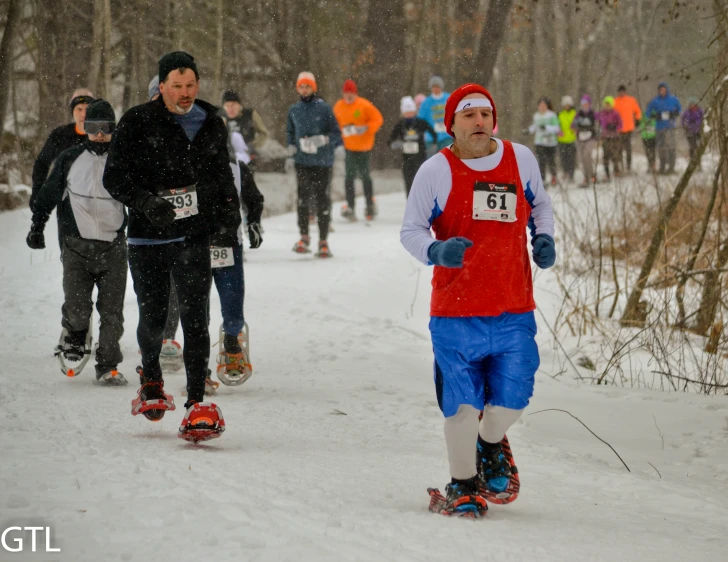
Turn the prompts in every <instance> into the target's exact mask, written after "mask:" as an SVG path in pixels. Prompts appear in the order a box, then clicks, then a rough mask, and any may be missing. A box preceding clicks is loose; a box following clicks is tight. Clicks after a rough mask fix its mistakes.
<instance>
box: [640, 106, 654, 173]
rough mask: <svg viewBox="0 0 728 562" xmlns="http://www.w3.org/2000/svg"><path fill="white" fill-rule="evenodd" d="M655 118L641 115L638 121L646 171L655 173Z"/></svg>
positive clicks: (645, 114)
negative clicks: (645, 159) (645, 160)
mask: <svg viewBox="0 0 728 562" xmlns="http://www.w3.org/2000/svg"><path fill="white" fill-rule="evenodd" d="M656 125H657V118H656V117H655V116H654V115H648V114H647V113H644V114H643V117H642V121H640V135H641V136H642V144H643V145H644V147H645V155H646V156H647V171H648V172H651V173H653V174H654V173H655V172H656V171H657V169H656V168H655V163H656V160H655V154H656V151H657V130H656Z"/></svg>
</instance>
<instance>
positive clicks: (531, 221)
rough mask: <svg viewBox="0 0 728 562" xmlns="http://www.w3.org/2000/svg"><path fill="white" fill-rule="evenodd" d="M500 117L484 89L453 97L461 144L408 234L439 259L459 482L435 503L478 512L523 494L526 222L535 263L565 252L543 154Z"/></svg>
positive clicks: (425, 175)
mask: <svg viewBox="0 0 728 562" xmlns="http://www.w3.org/2000/svg"><path fill="white" fill-rule="evenodd" d="M496 124H497V114H496V106H495V102H494V101H493V98H492V97H491V95H490V93H489V92H488V91H487V90H486V89H485V88H483V87H482V86H479V85H477V84H465V85H464V86H461V87H460V88H458V89H457V90H455V91H454V92H453V93H452V94H451V96H450V98H449V99H448V101H447V105H446V109H445V125H446V127H447V133H448V134H449V135H450V136H452V137H454V138H455V141H454V143H453V144H452V145H451V146H450V147H449V148H444V149H442V150H441V151H440V152H439V153H438V154H436V155H435V156H433V157H432V158H430V159H429V160H427V161H426V162H425V163H424V164H423V165H422V167H421V168H420V170H419V171H418V172H417V175H416V176H415V180H414V183H413V185H412V191H411V192H410V196H409V199H408V200H407V207H406V210H405V217H404V221H403V224H402V230H401V233H400V238H401V241H402V244H403V245H404V247H405V248H406V249H407V250H408V251H409V252H410V253H411V254H412V255H413V256H415V257H416V258H417V259H419V260H420V261H422V262H423V263H425V264H428V265H432V264H434V266H435V271H434V274H433V279H432V300H431V307H430V316H431V318H430V332H431V335H432V346H433V350H434V353H435V369H434V370H435V387H436V391H437V400H438V404H439V406H440V409H441V410H442V412H443V414H444V415H445V442H446V444H447V451H448V459H449V462H450V475H451V478H452V480H451V482H450V483H449V484H448V485H447V488H446V489H447V497H446V498H443V497H441V496H440V499H441V500H442V501H441V502H440V501H439V500H437V499H436V496H435V495H433V496H432V497H433V501H432V502H431V504H430V509H431V510H432V511H437V512H439V513H443V514H445V515H467V516H478V515H480V514H482V513H483V512H484V511H485V510H487V503H486V498H491V500H492V501H497V502H498V503H507V502H509V501H512V500H513V499H515V495H516V494H515V492H516V490H517V486H515V487H514V486H513V483H514V482H513V481H516V482H517V476H516V473H515V471H512V470H511V468H512V465H511V464H510V462H509V458H508V457H509V454H508V453H509V451H508V445H507V441H506V439H505V434H506V431H507V430H508V428H509V427H510V426H511V425H512V424H513V423H515V422H516V420H518V418H519V417H520V416H521V414H522V412H523V410H524V408H525V407H526V406H527V405H528V401H529V399H530V397H531V395H532V394H533V387H534V378H535V374H536V369H538V366H539V355H538V346H537V345H536V340H535V336H536V320H535V318H534V314H533V311H534V309H535V308H536V305H535V302H534V300H533V285H532V281H531V263H530V260H529V255H528V248H527V242H528V238H527V237H528V234H527V232H528V231H529V229H530V234H531V244H532V246H533V251H532V256H533V260H534V262H535V263H536V265H537V266H538V267H540V268H542V269H545V268H548V267H551V266H552V265H553V264H554V262H555V260H556V249H555V244H554V238H553V235H554V217H553V210H552V206H551V199H550V197H549V196H548V194H547V193H546V190H545V189H544V186H543V181H542V179H541V174H540V171H539V168H538V164H537V162H536V158H535V157H534V155H533V153H532V152H531V151H530V150H529V149H528V148H527V147H525V146H523V145H519V144H515V143H511V142H509V141H506V140H501V139H496V138H493V136H492V135H493V129H494V127H495V125H496ZM431 232H434V234H435V238H434V239H433V237H432V234H431ZM481 411H482V420H481V421H478V418H479V416H480V414H481ZM438 494H439V492H438ZM433 506H434V507H433Z"/></svg>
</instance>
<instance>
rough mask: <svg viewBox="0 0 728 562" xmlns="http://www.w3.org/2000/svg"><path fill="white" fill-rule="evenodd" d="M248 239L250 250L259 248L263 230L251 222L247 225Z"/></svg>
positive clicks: (258, 224) (256, 223) (257, 224)
mask: <svg viewBox="0 0 728 562" xmlns="http://www.w3.org/2000/svg"><path fill="white" fill-rule="evenodd" d="M248 238H249V239H250V248H251V249H253V250H254V249H255V248H260V245H261V244H262V243H263V228H262V227H261V226H260V223H259V222H251V223H250V224H248Z"/></svg>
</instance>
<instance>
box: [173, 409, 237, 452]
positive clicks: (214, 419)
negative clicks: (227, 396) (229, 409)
mask: <svg viewBox="0 0 728 562" xmlns="http://www.w3.org/2000/svg"><path fill="white" fill-rule="evenodd" d="M223 431H225V419H224V418H223V417H222V412H221V411H220V408H218V406H217V404H214V403H212V402H198V403H197V404H192V405H191V406H190V407H189V408H188V409H187V413H186V414H185V417H184V418H183V419H182V423H181V424H180V426H179V432H178V437H179V438H180V439H184V440H186V441H190V442H192V443H198V442H199V441H208V440H210V439H216V438H218V437H220V434H221V433H222V432H223Z"/></svg>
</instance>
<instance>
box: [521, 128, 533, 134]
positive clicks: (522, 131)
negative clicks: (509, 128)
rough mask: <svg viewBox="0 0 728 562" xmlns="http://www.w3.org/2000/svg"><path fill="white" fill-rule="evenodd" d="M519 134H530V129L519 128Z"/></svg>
mask: <svg viewBox="0 0 728 562" xmlns="http://www.w3.org/2000/svg"><path fill="white" fill-rule="evenodd" d="M521 134H522V135H530V134H531V131H530V130H529V129H521Z"/></svg>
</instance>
